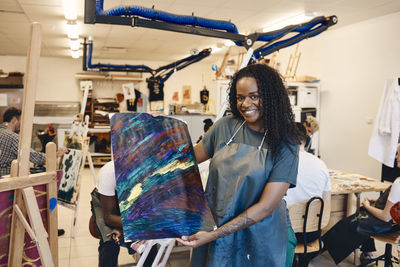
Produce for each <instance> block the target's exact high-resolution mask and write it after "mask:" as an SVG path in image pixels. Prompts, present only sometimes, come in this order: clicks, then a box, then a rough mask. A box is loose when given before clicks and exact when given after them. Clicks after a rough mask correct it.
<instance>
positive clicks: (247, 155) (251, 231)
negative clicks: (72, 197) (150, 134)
mask: <svg viewBox="0 0 400 267" xmlns="http://www.w3.org/2000/svg"><path fill="white" fill-rule="evenodd" d="M229 102H230V108H231V110H232V113H233V116H228V117H224V118H222V119H220V120H218V121H217V122H216V123H215V124H214V125H213V127H212V128H211V129H210V130H209V131H208V132H207V133H206V134H205V136H204V138H203V140H202V141H201V142H200V143H198V144H197V145H196V146H195V147H194V151H195V156H196V159H197V162H198V163H200V162H203V161H204V160H207V159H209V158H211V164H210V171H209V178H208V183H207V188H206V197H207V200H208V203H209V206H210V208H211V212H212V214H213V216H214V219H215V222H216V224H217V226H218V228H216V229H215V230H214V231H211V232H203V231H202V232H198V233H196V234H194V235H192V236H183V237H182V238H180V239H178V241H180V242H181V243H183V244H184V245H188V246H191V247H195V248H196V249H195V250H194V252H193V256H192V266H218V267H221V266H229V267H231V266H270V267H273V266H277V267H282V266H285V261H286V247H287V241H288V220H287V209H286V204H285V201H284V200H282V197H283V196H284V195H285V193H286V191H287V189H288V188H289V187H290V186H291V185H295V184H296V177H297V166H298V151H299V147H298V144H299V143H300V142H299V139H298V130H297V128H296V126H295V124H294V116H293V113H292V110H291V107H290V102H289V98H288V95H287V91H286V89H285V87H284V85H283V82H282V79H281V76H280V75H279V73H278V72H277V71H276V70H274V69H272V68H270V67H268V66H266V65H261V64H254V65H250V66H247V67H246V68H243V69H242V70H240V71H239V72H238V73H236V74H235V76H234V77H233V79H232V82H231V85H230V91H229Z"/></svg>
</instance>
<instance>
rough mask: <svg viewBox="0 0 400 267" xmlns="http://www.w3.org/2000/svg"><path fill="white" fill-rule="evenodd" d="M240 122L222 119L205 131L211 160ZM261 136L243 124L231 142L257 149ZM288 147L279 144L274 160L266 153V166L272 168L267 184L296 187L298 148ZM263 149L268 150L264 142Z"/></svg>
mask: <svg viewBox="0 0 400 267" xmlns="http://www.w3.org/2000/svg"><path fill="white" fill-rule="evenodd" d="M242 122H243V119H239V118H236V117H233V116H227V117H223V118H221V119H219V120H218V121H217V122H216V123H214V125H213V126H212V127H211V128H210V129H209V130H208V131H207V133H206V134H205V135H204V138H203V144H204V147H205V150H206V152H207V154H208V155H209V156H210V157H211V158H212V157H213V156H214V154H215V153H216V152H217V151H218V150H219V149H221V148H222V147H223V146H224V145H225V144H226V143H227V142H228V141H229V139H230V138H231V137H232V136H233V134H234V133H235V132H236V130H237V129H239V127H240V125H241V124H242ZM263 136H264V134H263V133H260V132H257V131H254V130H252V129H251V128H250V127H248V126H247V124H246V123H245V124H244V125H243V127H242V128H241V129H240V130H239V132H238V133H237V134H236V136H235V137H234V139H233V141H232V142H233V143H241V144H246V145H250V146H255V147H258V146H260V144H261V141H262V139H263ZM289 146H290V149H289V147H288V146H287V145H285V144H281V145H280V152H279V153H278V154H276V155H275V156H274V158H271V153H268V156H267V158H266V161H267V162H266V166H270V164H272V166H273V169H272V171H271V172H270V177H269V179H268V182H287V183H290V184H291V186H290V187H293V186H296V179H297V169H298V165H299V146H298V145H289ZM263 148H265V149H268V145H267V144H266V143H265V142H264V143H263ZM267 164H268V165H267Z"/></svg>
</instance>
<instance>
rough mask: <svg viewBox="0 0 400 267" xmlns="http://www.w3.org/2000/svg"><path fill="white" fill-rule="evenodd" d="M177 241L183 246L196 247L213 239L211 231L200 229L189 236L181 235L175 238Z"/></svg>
mask: <svg viewBox="0 0 400 267" xmlns="http://www.w3.org/2000/svg"><path fill="white" fill-rule="evenodd" d="M176 240H177V241H178V242H180V243H182V244H183V245H185V246H188V247H192V248H197V247H200V246H202V245H204V244H207V243H209V242H211V241H214V240H215V238H213V236H212V234H211V232H205V231H200V232H197V233H195V234H194V235H191V236H182V237H181V238H177V239H176Z"/></svg>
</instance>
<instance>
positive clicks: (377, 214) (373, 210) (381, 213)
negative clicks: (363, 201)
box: [364, 206, 392, 222]
mask: <svg viewBox="0 0 400 267" xmlns="http://www.w3.org/2000/svg"><path fill="white" fill-rule="evenodd" d="M364 208H365V209H366V210H367V211H368V212H369V213H371V214H372V215H374V216H375V217H376V218H378V219H379V220H382V221H385V222H388V221H390V220H391V219H392V218H391V217H390V214H386V212H385V210H381V209H377V208H375V207H373V206H364Z"/></svg>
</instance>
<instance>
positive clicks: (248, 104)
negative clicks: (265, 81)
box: [243, 96, 253, 106]
mask: <svg viewBox="0 0 400 267" xmlns="http://www.w3.org/2000/svg"><path fill="white" fill-rule="evenodd" d="M252 103H253V102H252V101H251V99H250V97H247V96H246V98H245V99H244V101H243V105H245V106H250V105H251V104H252Z"/></svg>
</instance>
